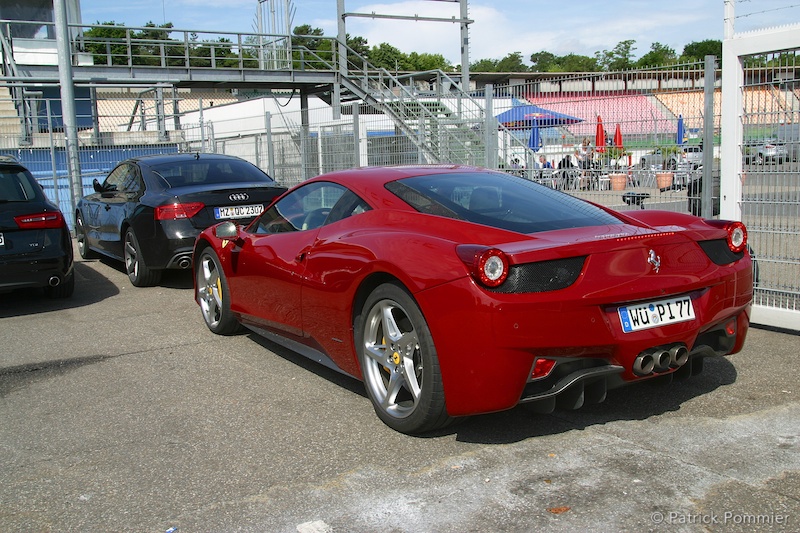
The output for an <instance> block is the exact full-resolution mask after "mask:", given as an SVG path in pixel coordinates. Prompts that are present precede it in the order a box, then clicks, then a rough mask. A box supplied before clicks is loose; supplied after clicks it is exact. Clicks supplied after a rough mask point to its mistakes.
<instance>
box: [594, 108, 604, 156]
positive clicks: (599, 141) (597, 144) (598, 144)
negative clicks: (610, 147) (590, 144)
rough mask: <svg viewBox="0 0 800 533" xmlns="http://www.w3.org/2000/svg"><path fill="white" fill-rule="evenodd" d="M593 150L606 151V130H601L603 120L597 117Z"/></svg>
mask: <svg viewBox="0 0 800 533" xmlns="http://www.w3.org/2000/svg"><path fill="white" fill-rule="evenodd" d="M594 149H595V151H597V152H605V151H606V130H605V129H604V128H603V119H602V118H600V115H597V134H596V135H595V136H594Z"/></svg>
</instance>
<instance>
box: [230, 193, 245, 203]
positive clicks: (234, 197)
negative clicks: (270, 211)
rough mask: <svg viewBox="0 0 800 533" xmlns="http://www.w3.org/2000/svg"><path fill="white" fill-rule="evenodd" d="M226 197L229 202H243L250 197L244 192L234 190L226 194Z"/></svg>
mask: <svg viewBox="0 0 800 533" xmlns="http://www.w3.org/2000/svg"><path fill="white" fill-rule="evenodd" d="M228 198H230V201H231V202H244V201H245V200H247V199H248V198H250V196H248V195H247V193H246V192H235V193H233V194H231V195H228Z"/></svg>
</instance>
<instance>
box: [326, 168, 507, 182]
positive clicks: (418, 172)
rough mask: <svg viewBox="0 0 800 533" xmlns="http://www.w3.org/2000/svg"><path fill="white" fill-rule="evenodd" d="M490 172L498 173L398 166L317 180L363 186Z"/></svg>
mask: <svg viewBox="0 0 800 533" xmlns="http://www.w3.org/2000/svg"><path fill="white" fill-rule="evenodd" d="M481 171H482V172H488V173H496V172H495V171H492V170H487V169H485V168H479V167H472V166H462V165H398V166H389V167H361V168H351V169H348V170H338V171H335V172H329V173H327V174H323V175H321V176H317V178H315V179H321V180H325V179H332V180H341V179H344V180H346V181H347V182H348V183H351V184H355V183H358V184H359V185H361V186H364V185H367V184H372V185H375V184H376V183H386V182H389V181H394V180H398V179H402V178H409V177H412V176H423V175H427V174H450V173H453V172H481Z"/></svg>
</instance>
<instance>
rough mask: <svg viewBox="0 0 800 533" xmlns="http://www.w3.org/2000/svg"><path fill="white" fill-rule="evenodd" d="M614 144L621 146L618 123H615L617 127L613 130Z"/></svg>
mask: <svg viewBox="0 0 800 533" xmlns="http://www.w3.org/2000/svg"><path fill="white" fill-rule="evenodd" d="M614 146H616V147H617V148H622V130H621V129H620V128H619V124H617V129H616V131H615V132H614Z"/></svg>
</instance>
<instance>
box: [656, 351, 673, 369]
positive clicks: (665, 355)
mask: <svg viewBox="0 0 800 533" xmlns="http://www.w3.org/2000/svg"><path fill="white" fill-rule="evenodd" d="M653 359H654V360H655V369H656V372H663V371H664V370H667V369H669V363H670V361H671V360H672V358H671V357H670V355H669V352H668V351H667V350H656V352H655V353H654V354H653Z"/></svg>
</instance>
